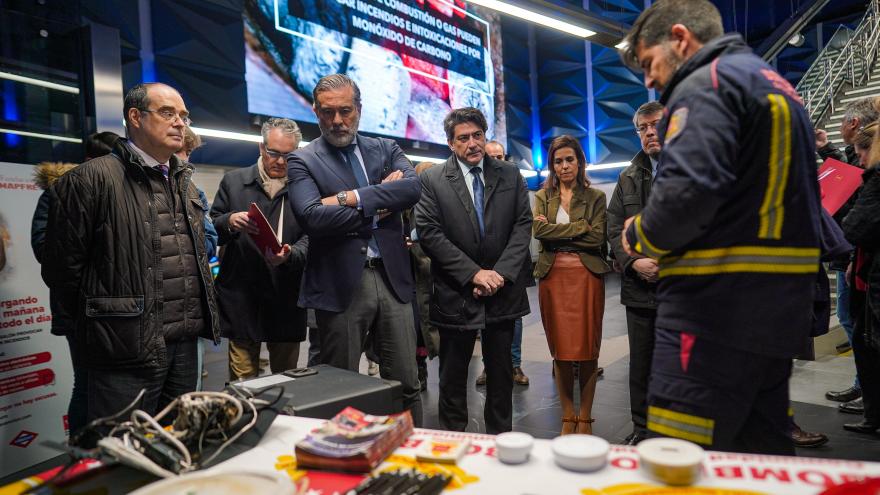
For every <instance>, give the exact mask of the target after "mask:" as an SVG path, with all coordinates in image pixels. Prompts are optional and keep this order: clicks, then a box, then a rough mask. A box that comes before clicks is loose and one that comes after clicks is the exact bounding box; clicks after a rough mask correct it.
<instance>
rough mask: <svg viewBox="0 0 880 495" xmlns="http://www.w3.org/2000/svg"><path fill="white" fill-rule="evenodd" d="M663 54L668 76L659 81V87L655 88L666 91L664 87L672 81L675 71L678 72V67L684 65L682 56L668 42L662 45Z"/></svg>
mask: <svg viewBox="0 0 880 495" xmlns="http://www.w3.org/2000/svg"><path fill="white" fill-rule="evenodd" d="M663 55H665V58H666V60H664V62H665V63H666V65H668V66H669V78H668V80H666V81H660V82H661V85H660V86H661V87H659V88H657V89H659V90H660V91H661V92H663V91H666V88H667V87H668V86H669V83H670V82H672V79H673V78H674V77H675V73H676V72H678V69H681V66H682V65H684V57H680V56H679V55H678V54H677V53H675V50H673V49H672V46H671V44H670V43H669V42H667V43H666V44H664V45H663Z"/></svg>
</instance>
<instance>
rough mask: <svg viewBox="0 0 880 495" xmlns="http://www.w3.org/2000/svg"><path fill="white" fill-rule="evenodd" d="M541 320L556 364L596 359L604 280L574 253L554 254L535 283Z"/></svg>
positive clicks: (599, 337) (600, 332)
mask: <svg viewBox="0 0 880 495" xmlns="http://www.w3.org/2000/svg"><path fill="white" fill-rule="evenodd" d="M538 303H539V305H540V306H541V320H542V321H543V322H544V332H545V333H546V334H547V345H548V346H550V355H551V356H553V359H556V360H559V361H587V360H591V359H598V358H599V346H600V345H601V344H602V315H603V314H604V313H605V281H604V280H603V279H602V277H600V276H597V275H595V274H593V272H591V271H590V270H588V269H587V268H586V267H585V266H584V264H583V263H581V260H580V258H579V257H578V255H577V254H574V253H564V252H560V253H556V259H555V260H554V262H553V267H552V268H550V272H549V273H548V274H547V276H546V277H544V278H543V279H541V281H540V282H539V283H538Z"/></svg>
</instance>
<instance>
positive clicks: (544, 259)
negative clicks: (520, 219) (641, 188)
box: [532, 135, 610, 435]
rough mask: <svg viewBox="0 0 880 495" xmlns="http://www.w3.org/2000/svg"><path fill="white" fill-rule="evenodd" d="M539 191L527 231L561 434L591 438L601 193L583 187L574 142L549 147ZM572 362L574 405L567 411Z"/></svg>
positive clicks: (601, 302)
mask: <svg viewBox="0 0 880 495" xmlns="http://www.w3.org/2000/svg"><path fill="white" fill-rule="evenodd" d="M548 156H549V161H550V168H549V175H548V176H547V179H546V181H545V182H544V188H543V189H541V190H540V191H538V192H537V193H536V194H535V212H534V222H533V224H532V232H533V233H534V236H535V238H536V239H537V240H538V241H540V248H539V255H538V262H537V264H536V265H535V277H536V278H537V279H539V282H538V301H539V304H540V307H541V320H542V321H543V323H544V331H545V333H546V335H547V344H548V345H549V347H550V354H551V355H552V356H553V370H554V372H555V379H556V389H557V391H558V393H559V400H560V403H561V405H562V434H563V435H565V434H568V433H575V432H576V433H592V430H593V428H592V423H593V421H594V419H593V417H592V412H591V411H592V408H593V395H594V393H595V390H596V377H597V373H596V370H597V363H598V359H599V346H600V344H601V342H602V315H603V313H604V312H605V281H604V274H605V273H608V272H609V271H610V268H609V267H608V264H607V263H606V262H605V258H606V249H607V248H606V236H605V204H606V203H605V193H603V192H602V191H600V190H598V189H594V188H592V187H590V181H589V179H587V175H586V171H585V168H586V157H585V156H584V150H583V148H581V145H580V143H579V142H578V141H577V139H575V138H573V137H571V136H565V135H564V136H559V137H557V138H556V139H554V140H553V142H552V143H551V144H550V150H549V152H548ZM575 363H577V365H578V366H577V370H578V373H577V375H578V380H577V382H578V386H579V387H580V405H579V407H578V408H577V410H576V409H575V406H574V383H575V380H574V369H575Z"/></svg>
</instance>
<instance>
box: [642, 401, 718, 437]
mask: <svg viewBox="0 0 880 495" xmlns="http://www.w3.org/2000/svg"><path fill="white" fill-rule="evenodd" d="M648 429H649V430H650V431H653V432H656V433H659V434H661V435H666V436H668V437H674V438H681V439H682V440H690V441H691V442H695V443H699V444H703V445H712V436H713V432H714V431H715V420H714V419H710V418H703V417H700V416H694V415H693V414H685V413H681V412H677V411H672V410H670V409H664V408H662V407H657V406H649V407H648Z"/></svg>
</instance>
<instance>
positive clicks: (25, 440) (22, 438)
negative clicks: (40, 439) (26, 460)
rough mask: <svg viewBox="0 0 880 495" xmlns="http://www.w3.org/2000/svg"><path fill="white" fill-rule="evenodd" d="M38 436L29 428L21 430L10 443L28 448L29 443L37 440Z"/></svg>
mask: <svg viewBox="0 0 880 495" xmlns="http://www.w3.org/2000/svg"><path fill="white" fill-rule="evenodd" d="M36 438H37V434H36V433H34V432H32V431H27V430H21V431H20V432H19V433H18V435H15V438H13V439H12V441H11V442H9V445H12V446H14V447H21V448H23V449H26V448H27V447H28V445H30V444H31V442H33V441H34V440H36Z"/></svg>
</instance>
